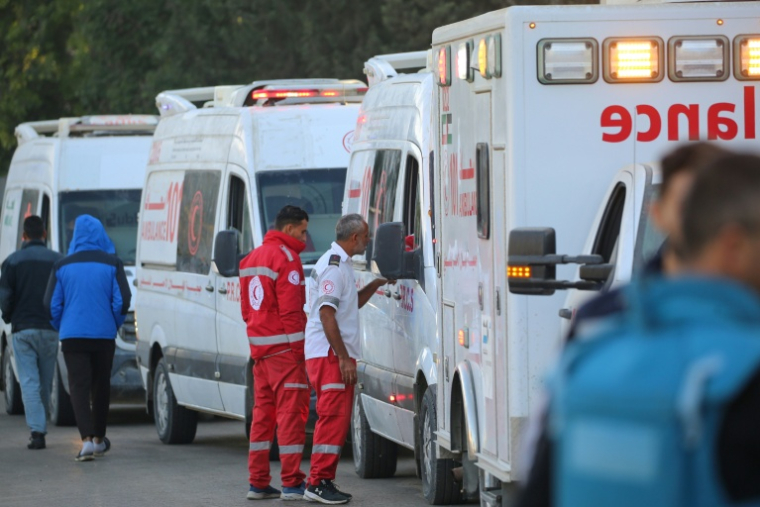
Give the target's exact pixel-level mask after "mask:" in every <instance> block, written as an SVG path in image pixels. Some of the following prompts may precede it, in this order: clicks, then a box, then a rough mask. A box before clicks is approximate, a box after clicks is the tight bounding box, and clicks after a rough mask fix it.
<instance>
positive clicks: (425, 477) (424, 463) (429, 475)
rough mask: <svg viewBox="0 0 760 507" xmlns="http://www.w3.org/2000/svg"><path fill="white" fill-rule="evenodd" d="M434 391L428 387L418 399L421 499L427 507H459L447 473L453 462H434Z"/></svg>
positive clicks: (435, 421)
mask: <svg viewBox="0 0 760 507" xmlns="http://www.w3.org/2000/svg"><path fill="white" fill-rule="evenodd" d="M435 398H436V397H435V390H434V388H433V387H429V388H428V389H427V391H425V396H423V398H422V408H421V410H420V421H421V423H420V448H421V451H422V455H421V456H420V461H421V467H420V468H421V470H420V472H421V475H422V496H424V497H425V500H427V502H428V503H429V504H431V505H449V504H453V503H460V501H461V499H462V496H461V492H460V490H459V486H458V485H457V484H456V483H455V482H454V476H453V475H452V473H451V471H452V470H453V469H454V466H455V465H454V461H453V460H450V459H438V451H437V449H436V443H435V441H436V436H435V432H436V431H437V430H438V415H437V409H436V404H435V403H436V400H435Z"/></svg>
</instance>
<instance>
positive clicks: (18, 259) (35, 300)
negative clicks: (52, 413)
mask: <svg viewBox="0 0 760 507" xmlns="http://www.w3.org/2000/svg"><path fill="white" fill-rule="evenodd" d="M45 237H46V233H45V226H44V225H43V223H42V219H41V218H40V217H38V216H35V215H32V216H29V217H27V218H26V219H25V220H24V233H23V235H22V239H23V241H24V244H23V246H22V247H21V250H19V251H17V252H14V253H12V254H11V255H9V256H8V258H7V259H5V261H4V262H3V267H2V276H0V310H2V312H3V320H4V321H5V322H6V323H9V324H10V325H11V332H12V339H11V343H12V346H13V355H14V357H15V358H16V373H17V374H18V381H19V384H20V385H21V397H22V399H23V400H24V407H25V409H26V410H25V413H26V424H27V425H28V426H29V429H30V430H31V432H32V436H31V438H30V439H29V445H27V447H28V448H29V449H44V448H45V434H46V433H47V407H48V403H49V401H50V386H51V384H52V382H53V372H54V371H55V361H56V358H57V357H58V334H57V333H56V332H55V330H54V329H53V327H52V326H51V325H50V322H49V319H48V318H47V312H46V311H45V307H44V305H43V304H42V303H43V301H42V300H43V297H44V295H45V287H46V286H47V281H48V278H49V277H50V271H51V270H52V269H53V264H55V263H56V261H58V259H60V258H61V257H62V256H61V254H59V253H56V252H53V251H52V250H49V249H48V248H47V247H46V246H45ZM6 353H8V352H7V351H6Z"/></svg>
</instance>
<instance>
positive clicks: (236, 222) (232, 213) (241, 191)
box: [227, 175, 253, 253]
mask: <svg viewBox="0 0 760 507" xmlns="http://www.w3.org/2000/svg"><path fill="white" fill-rule="evenodd" d="M227 229H235V230H237V231H238V232H239V233H240V245H239V247H240V252H239V253H248V252H250V251H251V250H253V229H252V228H251V210H250V207H249V206H248V193H247V192H246V191H245V182H244V181H243V180H241V179H240V178H238V177H237V176H234V175H233V176H230V188H229V192H228V193H227Z"/></svg>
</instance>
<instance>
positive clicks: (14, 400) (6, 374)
mask: <svg viewBox="0 0 760 507" xmlns="http://www.w3.org/2000/svg"><path fill="white" fill-rule="evenodd" d="M3 379H4V380H5V411H6V412H7V413H8V415H20V414H23V413H24V401H23V400H22V399H21V386H20V385H19V384H18V380H16V375H15V374H14V373H13V366H11V351H10V345H8V346H7V347H6V348H5V350H4V351H3Z"/></svg>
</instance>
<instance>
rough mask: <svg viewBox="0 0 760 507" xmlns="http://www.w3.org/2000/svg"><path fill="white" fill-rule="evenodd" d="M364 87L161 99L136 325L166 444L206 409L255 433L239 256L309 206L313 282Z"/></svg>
mask: <svg viewBox="0 0 760 507" xmlns="http://www.w3.org/2000/svg"><path fill="white" fill-rule="evenodd" d="M365 91H366V85H365V84H364V83H361V82H359V81H339V80H337V79H322V80H289V81H262V82H254V83H252V84H249V85H244V86H224V87H216V88H206V89H190V90H177V91H168V92H163V93H161V94H159V95H158V97H157V99H156V100H157V106H158V108H159V110H160V111H161V115H162V119H161V122H160V123H159V125H158V127H157V129H156V133H155V135H154V138H153V148H152V150H151V156H150V160H149V162H148V170H147V176H146V182H145V191H144V193H143V200H142V204H141V212H140V213H141V215H140V229H139V235H138V247H137V262H138V287H139V288H138V294H139V297H138V299H137V309H136V315H137V322H138V345H137V361H138V364H139V366H140V372H141V376H142V379H143V383H144V385H145V387H146V390H147V393H148V399H147V402H148V409H149V410H152V411H153V412H154V415H155V421H156V429H157V431H158V435H159V438H160V439H161V441H162V442H164V443H180V442H191V441H192V440H193V439H194V437H195V430H196V425H197V413H198V411H201V412H208V413H212V414H217V415H222V416H226V417H231V418H235V419H240V420H247V421H248V422H247V424H246V428H250V417H251V408H252V393H253V390H252V389H253V387H252V383H253V380H252V371H251V367H252V362H251V359H250V348H249V344H248V338H247V336H246V328H245V324H244V322H243V320H242V317H241V314H240V285H239V280H238V277H237V265H238V264H237V263H238V260H239V257H240V256H241V255H243V254H245V253H248V252H249V251H250V250H252V249H253V248H254V247H256V246H258V245H260V244H261V241H262V239H263V237H264V235H265V234H266V232H267V230H269V229H270V228H271V227H272V224H273V221H274V218H275V216H276V214H277V212H278V211H279V210H280V209H281V208H282V207H283V206H284V205H286V204H292V205H296V206H300V207H302V208H303V209H305V210H306V211H307V212H308V213H309V238H308V241H307V244H306V250H305V251H304V252H302V253H301V260H302V261H303V264H304V268H305V272H306V274H307V279H308V275H309V273H310V268H311V267H312V266H313V264H314V263H315V262H316V261H317V260H318V259H319V257H320V256H321V255H322V253H324V252H325V251H326V250H327V249H328V248H329V247H330V243H331V242H332V241H333V240H334V237H335V224H336V222H337V220H338V218H339V217H340V215H341V202H342V199H343V192H344V187H345V179H346V167H347V165H348V157H349V153H350V150H351V143H352V139H353V133H354V129H355V126H356V120H357V116H358V111H359V102H360V101H361V98H362V96H363V95H364V93H365ZM192 102H198V103H203V105H204V107H201V108H196V107H195V105H194V104H192Z"/></svg>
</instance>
